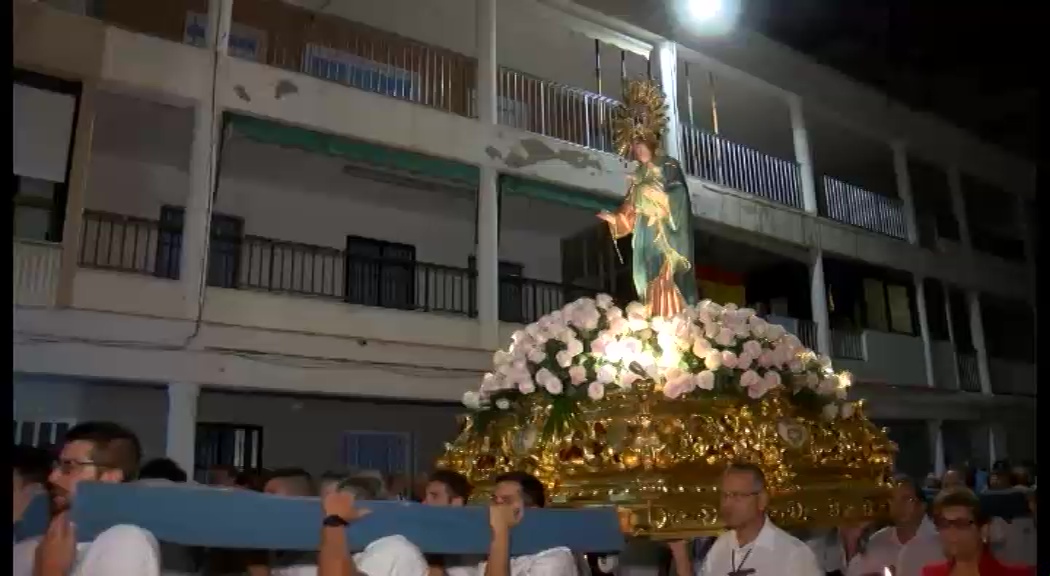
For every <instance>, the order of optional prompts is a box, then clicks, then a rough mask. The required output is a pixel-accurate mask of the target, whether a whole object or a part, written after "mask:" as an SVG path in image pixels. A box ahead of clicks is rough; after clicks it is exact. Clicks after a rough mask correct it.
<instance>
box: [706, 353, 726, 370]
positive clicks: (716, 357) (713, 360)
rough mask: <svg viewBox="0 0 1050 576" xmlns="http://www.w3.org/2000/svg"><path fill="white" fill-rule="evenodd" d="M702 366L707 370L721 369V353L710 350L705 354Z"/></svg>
mask: <svg viewBox="0 0 1050 576" xmlns="http://www.w3.org/2000/svg"><path fill="white" fill-rule="evenodd" d="M704 366H706V367H707V369H708V370H718V369H719V368H721V367H722V353H721V352H719V351H718V350H712V351H710V352H708V353H707V356H705V357H704Z"/></svg>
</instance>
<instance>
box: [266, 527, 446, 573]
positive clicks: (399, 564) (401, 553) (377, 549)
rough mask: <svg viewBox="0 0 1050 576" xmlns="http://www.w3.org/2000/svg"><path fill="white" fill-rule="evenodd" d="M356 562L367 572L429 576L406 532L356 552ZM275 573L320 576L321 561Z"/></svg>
mask: <svg viewBox="0 0 1050 576" xmlns="http://www.w3.org/2000/svg"><path fill="white" fill-rule="evenodd" d="M354 566H356V567H357V571H358V572H360V573H361V574H364V575H365V576H427V561H426V559H424V558H423V554H422V553H421V552H420V551H419V548H416V546H415V545H414V544H412V543H411V542H409V541H408V540H407V539H406V538H405V537H404V536H400V535H394V536H385V537H383V538H380V539H379V540H376V541H375V542H372V543H371V544H369V545H368V546H365V549H364V550H362V551H361V552H358V553H357V554H354ZM270 574H271V576H317V565H315V564H311V565H300V566H284V567H281V568H274V569H272V570H271V571H270Z"/></svg>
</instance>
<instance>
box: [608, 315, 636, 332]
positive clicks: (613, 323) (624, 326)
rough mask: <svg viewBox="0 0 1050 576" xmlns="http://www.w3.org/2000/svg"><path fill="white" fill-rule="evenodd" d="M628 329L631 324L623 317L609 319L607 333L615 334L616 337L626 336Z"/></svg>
mask: <svg viewBox="0 0 1050 576" xmlns="http://www.w3.org/2000/svg"><path fill="white" fill-rule="evenodd" d="M630 329H631V324H630V323H629V322H628V321H627V320H626V319H625V318H624V317H623V316H618V317H616V318H610V319H609V332H611V333H613V334H616V335H617V336H621V335H623V334H626V333H627V331H628V330H630Z"/></svg>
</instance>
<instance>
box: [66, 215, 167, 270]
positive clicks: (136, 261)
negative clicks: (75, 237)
mask: <svg viewBox="0 0 1050 576" xmlns="http://www.w3.org/2000/svg"><path fill="white" fill-rule="evenodd" d="M181 246H182V234H181V232H180V231H178V230H174V229H173V230H167V229H165V228H163V227H162V226H161V225H160V224H159V223H158V222H157V221H156V220H149V219H147V218H137V217H135V216H124V215H121V214H110V213H108V212H94V211H88V212H85V213H84V224H83V228H82V229H81V239H80V258H79V262H80V265H81V266H86V267H89V268H102V269H108V270H119V271H122V272H135V273H139V274H151V275H155V276H162V277H166V278H178V275H179V274H178V272H179V252H180V250H181Z"/></svg>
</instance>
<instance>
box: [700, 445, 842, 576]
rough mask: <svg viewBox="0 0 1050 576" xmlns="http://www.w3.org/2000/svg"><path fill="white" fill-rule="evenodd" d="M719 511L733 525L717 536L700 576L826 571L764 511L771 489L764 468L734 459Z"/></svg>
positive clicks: (819, 574) (818, 575) (805, 575)
mask: <svg viewBox="0 0 1050 576" xmlns="http://www.w3.org/2000/svg"><path fill="white" fill-rule="evenodd" d="M720 496H721V504H720V506H719V514H720V516H721V518H722V522H724V523H725V525H726V528H728V529H729V530H728V531H727V532H725V533H723V534H722V535H721V536H719V537H718V540H716V541H715V543H714V545H713V546H711V551H710V552H708V553H707V557H706V558H705V559H704V563H703V564H702V566H701V568H700V574H701V575H702V576H782V575H787V574H790V575H791V576H823V574H824V572H823V571H822V570H821V569H820V565H819V564H818V562H817V557H816V556H815V555H814V554H813V551H812V550H810V548H809V546H806V544H805V543H803V542H802V541H801V540H799V539H798V538H795V537H794V536H792V535H790V534H788V533H787V532H785V531H784V530H781V529H780V528H777V527H776V526H774V525H773V522H772V521H770V519H769V518H768V517H767V516H766V509H767V508H768V506H769V494H768V493H767V492H766V477H765V474H763V472H762V469H761V468H759V467H758V466H755V465H754V464H750V463H736V464H732V465H730V466H729V468H727V469H726V471H725V474H724V475H723V476H722V487H721V493H720Z"/></svg>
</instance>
